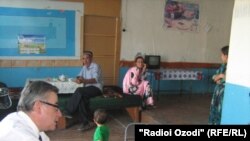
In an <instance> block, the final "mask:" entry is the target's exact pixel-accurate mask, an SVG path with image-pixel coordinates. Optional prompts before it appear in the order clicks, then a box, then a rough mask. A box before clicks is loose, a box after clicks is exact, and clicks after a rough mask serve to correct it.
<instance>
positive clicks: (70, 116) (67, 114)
mask: <svg viewBox="0 0 250 141" xmlns="http://www.w3.org/2000/svg"><path fill="white" fill-rule="evenodd" d="M63 116H64V117H65V118H68V119H71V118H73V117H72V115H71V114H69V113H68V112H66V111H64V112H63Z"/></svg>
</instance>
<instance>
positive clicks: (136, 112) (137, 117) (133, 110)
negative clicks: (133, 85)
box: [126, 107, 141, 122]
mask: <svg viewBox="0 0 250 141" xmlns="http://www.w3.org/2000/svg"><path fill="white" fill-rule="evenodd" d="M126 111H127V112H128V114H129V116H130V117H131V118H132V120H133V121H134V122H141V110H140V107H128V108H126Z"/></svg>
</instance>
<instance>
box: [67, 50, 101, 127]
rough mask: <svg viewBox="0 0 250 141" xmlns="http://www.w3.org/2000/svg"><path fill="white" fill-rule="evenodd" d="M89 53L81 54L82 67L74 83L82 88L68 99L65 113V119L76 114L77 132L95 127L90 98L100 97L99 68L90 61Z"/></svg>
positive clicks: (91, 54)
mask: <svg viewBox="0 0 250 141" xmlns="http://www.w3.org/2000/svg"><path fill="white" fill-rule="evenodd" d="M92 58H93V53H92V52H91V51H84V52H83V67H82V69H81V71H80V73H79V74H78V76H77V78H76V83H83V84H84V86H83V87H80V88H77V89H76V91H75V92H74V94H73V95H72V96H71V97H70V99H69V101H68V103H67V105H66V111H65V117H66V118H67V117H68V118H70V117H71V115H72V114H74V113H76V112H78V114H79V116H80V121H81V122H82V125H81V126H80V128H79V129H78V130H81V131H83V130H87V129H90V128H92V127H94V126H95V123H94V122H93V113H92V112H91V110H90V107H89V100H90V98H93V97H96V96H99V95H102V89H103V80H102V72H101V68H100V66H99V65H98V64H96V63H95V62H93V61H92Z"/></svg>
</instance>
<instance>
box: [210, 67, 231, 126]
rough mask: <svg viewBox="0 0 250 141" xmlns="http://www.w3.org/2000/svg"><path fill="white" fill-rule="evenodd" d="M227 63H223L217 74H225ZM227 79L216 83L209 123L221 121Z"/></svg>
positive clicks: (213, 123)
mask: <svg viewBox="0 0 250 141" xmlns="http://www.w3.org/2000/svg"><path fill="white" fill-rule="evenodd" d="M226 66H227V64H222V65H221V66H220V68H219V69H218V70H217V71H216V74H215V75H218V74H225V72H226ZM224 89H225V79H221V80H220V84H216V86H215V88H214V93H213V97H212V101H211V106H210V115H209V121H208V123H209V124H212V125H219V124H220V122H221V112H222V103H223V97H224Z"/></svg>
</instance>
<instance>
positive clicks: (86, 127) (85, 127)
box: [78, 122, 96, 131]
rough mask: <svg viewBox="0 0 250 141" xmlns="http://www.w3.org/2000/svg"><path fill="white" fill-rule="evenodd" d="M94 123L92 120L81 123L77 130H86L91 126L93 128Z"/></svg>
mask: <svg viewBox="0 0 250 141" xmlns="http://www.w3.org/2000/svg"><path fill="white" fill-rule="evenodd" d="M95 126H96V124H95V123H94V122H89V123H88V124H82V125H81V127H80V128H78V130H79V131H86V130H89V129H91V128H94V127H95Z"/></svg>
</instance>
